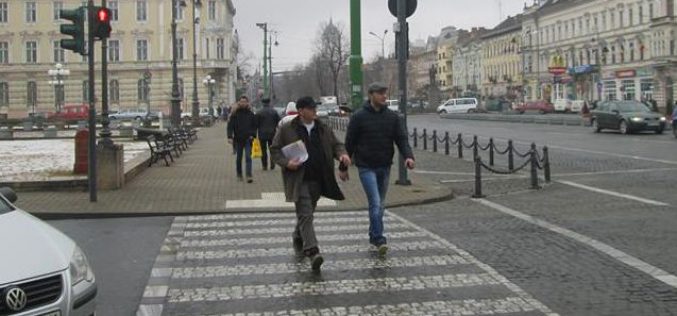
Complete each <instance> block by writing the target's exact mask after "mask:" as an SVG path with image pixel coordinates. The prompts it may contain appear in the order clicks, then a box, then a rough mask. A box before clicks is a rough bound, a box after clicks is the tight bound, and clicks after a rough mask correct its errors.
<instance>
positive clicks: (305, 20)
mask: <svg viewBox="0 0 677 316" xmlns="http://www.w3.org/2000/svg"><path fill="white" fill-rule="evenodd" d="M525 1H528V2H529V3H532V2H533V1H532V0H418V7H417V9H416V12H415V13H414V15H413V16H412V17H410V18H409V19H408V21H409V27H410V31H409V35H410V36H409V38H410V39H411V41H415V40H416V39H426V38H427V37H428V36H429V35H438V34H439V32H440V29H442V28H443V27H445V26H448V25H453V26H456V27H457V28H463V29H470V28H471V27H473V26H484V27H487V28H492V27H494V26H496V25H497V24H498V23H499V22H500V21H501V19H502V18H505V17H507V16H508V15H510V16H513V15H515V14H518V13H520V12H522V9H523V7H524V2H525ZM233 3H234V5H235V8H236V10H237V13H236V15H235V28H236V29H237V30H238V33H239V35H240V39H241V41H242V46H243V47H242V48H243V49H244V50H245V51H246V52H251V53H253V54H254V55H255V56H256V58H257V61H256V62H254V63H253V66H256V65H258V64H259V63H260V61H261V58H262V56H263V31H262V30H261V29H260V28H258V27H257V26H256V23H261V22H267V23H268V26H269V29H272V30H275V31H277V41H278V42H279V46H277V47H275V46H273V70H274V71H282V70H287V69H291V68H293V66H294V65H297V64H304V63H306V62H307V61H308V59H309V58H310V56H311V55H312V51H313V43H314V40H315V38H316V34H317V32H318V29H319V27H320V25H321V23H322V22H326V21H329V19H332V20H333V21H334V22H335V23H337V24H339V25H342V26H343V28H344V30H345V31H346V34H347V35H348V36H349V35H350V0H233ZM361 3H362V57H363V58H364V60H365V62H367V61H370V60H373V59H374V58H376V57H377V56H378V55H380V54H381V41H380V40H379V39H377V38H376V37H374V36H372V35H369V32H374V33H376V34H379V35H381V34H383V31H384V30H386V29H388V33H387V36H386V41H385V47H386V54H389V52H392V51H393V50H394V48H393V46H394V45H395V44H394V43H395V40H394V35H393V32H392V27H393V23H394V22H395V18H394V17H393V16H392V15H391V14H390V12H389V11H388V1H387V0H362V1H361ZM499 3H500V4H501V5H500V6H499ZM501 14H502V16H501Z"/></svg>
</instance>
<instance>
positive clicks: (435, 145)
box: [433, 130, 437, 153]
mask: <svg viewBox="0 0 677 316" xmlns="http://www.w3.org/2000/svg"><path fill="white" fill-rule="evenodd" d="M433 152H434V153H436V152H437V130H434V131H433Z"/></svg>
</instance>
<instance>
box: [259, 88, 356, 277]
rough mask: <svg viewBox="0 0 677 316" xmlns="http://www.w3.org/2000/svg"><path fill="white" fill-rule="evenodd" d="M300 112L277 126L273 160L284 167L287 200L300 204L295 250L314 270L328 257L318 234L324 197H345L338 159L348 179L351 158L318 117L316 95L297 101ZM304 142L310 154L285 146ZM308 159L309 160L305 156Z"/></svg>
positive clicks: (294, 236) (293, 239) (293, 241)
mask: <svg viewBox="0 0 677 316" xmlns="http://www.w3.org/2000/svg"><path fill="white" fill-rule="evenodd" d="M296 107H297V108H298V115H297V117H295V118H294V119H292V120H291V121H289V122H287V123H283V124H282V125H280V126H279V127H278V129H277V132H276V133H275V137H274V138H273V145H272V146H271V153H272V155H273V160H274V161H275V163H277V164H278V165H279V166H280V167H282V182H283V183H284V193H285V197H286V200H287V202H294V205H295V207H296V228H295V229H294V233H293V234H292V244H293V247H294V249H295V250H296V251H297V252H299V253H301V252H302V253H303V255H305V256H306V257H308V258H309V259H310V265H311V268H312V269H313V270H314V271H317V270H319V269H320V266H321V265H322V263H323V262H324V258H323V257H322V255H321V254H320V249H319V246H318V243H317V238H316V236H315V228H314V226H313V219H314V213H315V208H316V207H317V201H318V200H319V199H320V196H324V197H327V198H329V199H333V200H343V199H344V196H343V193H342V192H341V189H340V188H339V186H338V184H337V183H336V176H335V174H334V159H336V160H338V161H340V166H339V170H341V172H340V174H339V176H340V178H341V179H342V180H344V181H345V180H347V174H348V173H347V169H348V166H349V165H350V164H351V161H350V157H348V154H347V152H346V150H345V147H344V146H343V143H341V141H339V140H338V139H337V138H336V135H335V134H334V132H333V130H332V129H331V128H330V127H329V126H327V125H326V124H325V123H323V122H322V121H320V120H319V119H317V104H316V103H315V101H314V100H313V98H312V97H302V98H300V99H299V100H298V101H297V102H296ZM299 140H300V141H302V142H303V144H304V145H305V148H306V151H307V153H308V155H307V157H305V156H304V155H299V156H298V157H287V156H285V155H284V153H283V148H284V147H285V146H287V145H290V144H293V143H295V142H297V141H299ZM304 158H307V159H304Z"/></svg>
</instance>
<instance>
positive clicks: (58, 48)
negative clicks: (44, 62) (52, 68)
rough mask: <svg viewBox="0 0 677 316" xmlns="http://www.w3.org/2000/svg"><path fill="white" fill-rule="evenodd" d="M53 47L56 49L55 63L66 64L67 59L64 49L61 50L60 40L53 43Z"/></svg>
mask: <svg viewBox="0 0 677 316" xmlns="http://www.w3.org/2000/svg"><path fill="white" fill-rule="evenodd" d="M52 46H53V47H54V62H55V63H62V62H64V61H65V58H64V53H63V48H61V41H60V40H56V41H53V42H52Z"/></svg>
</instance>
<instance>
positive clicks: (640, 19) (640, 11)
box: [637, 3, 644, 24]
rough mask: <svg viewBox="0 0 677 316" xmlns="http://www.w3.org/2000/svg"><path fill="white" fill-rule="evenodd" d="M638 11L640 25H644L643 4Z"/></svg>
mask: <svg viewBox="0 0 677 316" xmlns="http://www.w3.org/2000/svg"><path fill="white" fill-rule="evenodd" d="M637 9H638V10H639V24H644V7H643V6H642V4H641V3H640V4H639V7H637Z"/></svg>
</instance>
